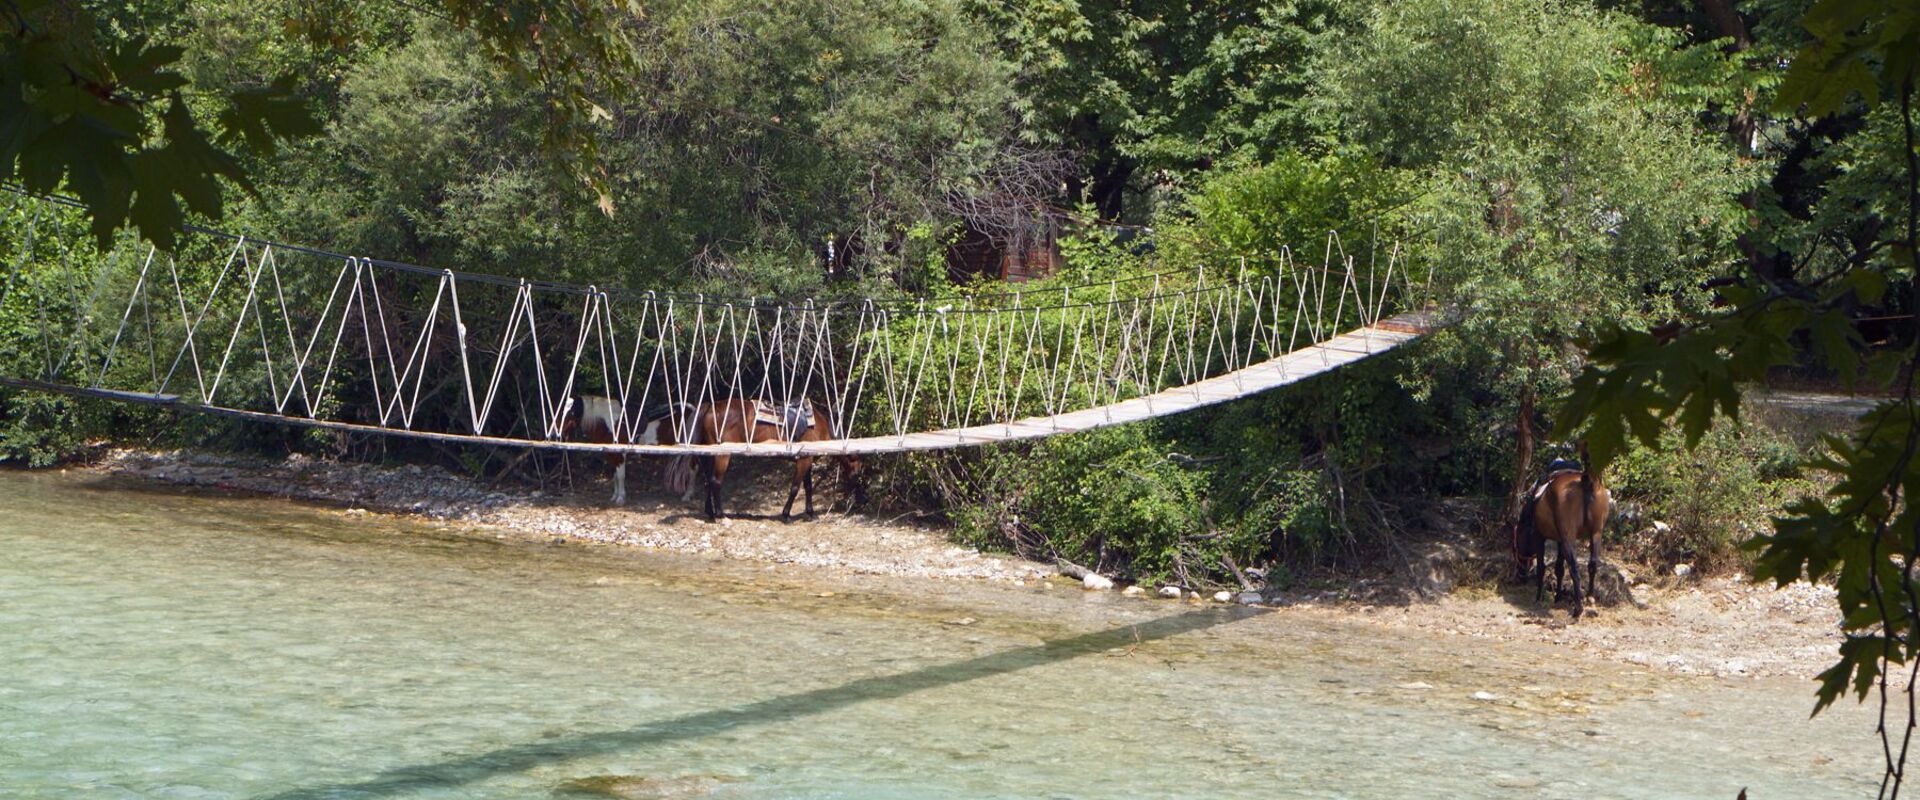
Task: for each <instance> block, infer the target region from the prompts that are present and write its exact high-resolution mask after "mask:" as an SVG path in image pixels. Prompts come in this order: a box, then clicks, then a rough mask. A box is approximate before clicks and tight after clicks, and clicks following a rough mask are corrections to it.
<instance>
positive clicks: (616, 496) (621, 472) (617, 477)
mask: <svg viewBox="0 0 1920 800" xmlns="http://www.w3.org/2000/svg"><path fill="white" fill-rule="evenodd" d="M613 504H614V505H616V506H624V505H626V504H627V460H626V459H624V458H623V459H620V461H619V463H617V464H615V465H614V467H613Z"/></svg>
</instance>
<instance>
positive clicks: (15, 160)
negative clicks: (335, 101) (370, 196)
mask: <svg viewBox="0 0 1920 800" xmlns="http://www.w3.org/2000/svg"><path fill="white" fill-rule="evenodd" d="M0 22H3V23H4V28H5V32H4V33H3V34H0V181H7V182H18V183H19V184H20V185H22V186H24V187H25V188H26V189H27V190H29V191H33V192H40V193H53V192H56V191H68V192H71V193H73V194H74V195H75V196H76V197H78V198H79V199H80V200H81V201H82V202H84V203H86V204H87V206H88V208H89V209H91V210H92V220H93V225H92V229H93V234H94V236H95V237H96V238H97V239H98V240H99V241H100V242H101V243H102V244H104V243H106V242H107V241H108V240H109V238H110V237H111V236H112V234H113V232H114V231H116V230H118V229H119V228H120V226H121V225H123V224H132V225H133V226H135V227H137V228H139V230H140V231H141V234H142V235H143V236H145V237H147V238H148V239H150V240H152V241H154V242H156V243H158V244H161V245H171V244H172V243H173V241H174V237H175V235H176V234H177V232H178V230H179V227H180V223H181V222H182V220H183V219H184V215H185V213H186V212H187V211H191V212H193V213H196V214H200V215H203V216H206V217H211V218H218V217H219V216H220V215H221V213H222V210H223V208H224V204H223V201H222V197H221V194H222V185H221V180H222V179H225V180H227V181H231V182H233V183H235V184H237V185H239V186H241V187H243V188H248V189H251V187H252V183H251V182H250V181H249V179H248V177H247V175H246V174H245V172H244V171H243V170H242V168H241V166H240V162H239V161H238V159H237V158H236V156H235V155H234V153H233V151H232V150H233V147H234V146H235V145H241V144H243V145H245V146H247V147H250V148H253V149H255V150H259V151H262V152H271V150H272V148H273V146H274V142H275V141H276V140H277V139H278V138H282V137H290V136H303V135H307V134H310V133H313V132H315V131H317V130H318V128H317V126H316V124H315V122H314V120H313V118H312V117H311V116H310V115H309V114H308V113H307V111H306V109H305V108H304V106H303V105H302V104H301V103H300V102H299V101H298V100H297V99H295V98H294V97H293V95H292V90H291V83H290V81H281V82H277V83H275V84H272V85H269V86H254V87H246V88H231V89H228V90H227V91H224V92H221V93H219V95H218V96H217V98H215V100H214V102H215V104H216V105H217V107H218V111H217V112H216V113H215V114H214V115H213V116H215V117H217V120H218V128H217V130H219V131H220V133H218V134H216V133H213V132H210V131H209V126H208V125H207V123H206V122H205V119H204V116H203V115H201V114H196V113H195V112H194V111H193V110H192V109H191V108H190V104H189V102H188V97H189V95H190V94H193V93H194V92H195V88H194V85H193V83H192V82H191V81H190V80H188V78H187V76H186V75H184V74H182V72H181V71H180V69H179V63H180V60H181V57H182V55H184V52H185V51H184V50H183V49H182V48H180V47H179V46H177V45H173V44H161V43H154V42H152V41H149V40H148V39H146V38H145V37H142V36H138V35H128V34H123V33H119V32H117V31H114V30H113V29H112V28H110V27H109V26H108V25H107V24H106V23H107V22H108V21H107V20H103V19H99V18H96V16H95V15H94V13H93V11H92V10H90V9H89V8H88V7H87V6H85V5H82V4H80V3H78V2H71V0H34V1H33V2H11V3H7V4H5V5H4V6H0Z"/></svg>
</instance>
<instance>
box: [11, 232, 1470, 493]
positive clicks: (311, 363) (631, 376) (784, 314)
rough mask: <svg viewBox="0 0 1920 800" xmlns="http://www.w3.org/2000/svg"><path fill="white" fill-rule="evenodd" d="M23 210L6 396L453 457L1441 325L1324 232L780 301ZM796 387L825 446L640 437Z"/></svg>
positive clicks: (866, 433) (1055, 410)
mask: <svg viewBox="0 0 1920 800" xmlns="http://www.w3.org/2000/svg"><path fill="white" fill-rule="evenodd" d="M14 199H15V203H14V204H13V205H12V206H11V207H10V208H9V210H8V212H7V215H6V216H4V217H0V253H4V254H6V255H7V256H8V257H9V258H10V260H9V261H7V262H6V263H5V265H4V266H5V269H6V274H5V275H4V276H0V310H6V311H10V312H15V313H17V312H19V311H26V309H24V308H21V307H20V304H24V303H32V304H33V308H32V310H31V311H30V312H28V313H30V314H31V315H33V317H34V318H35V319H36V320H37V324H38V325H39V329H38V330H37V331H34V332H32V334H31V335H26V336H17V337H15V338H12V339H9V338H7V337H6V336H5V335H4V334H0V366H4V367H5V368H6V371H7V372H8V373H10V374H6V375H4V377H0V385H7V386H13V387H19V388H30V389H36V390H43V391H56V392H65V393H67V394H74V395H80V396H87V397H98V398H105V399H111V400H117V401H122V402H135V403H146V404H155V405H163V406H169V407H174V408H179V409H183V410H189V411H196V412H205V413H212V414H221V415H226V416H230V417H237V418H243V419H252V420H258V421H268V422H278V423H283V424H291V425H300V426H307V427H316V428H325V429H333V430H345V431H358V432H368V433H386V434H393V435H400V436H410V437H415V438H424V439H433V440H440V441H449V442H472V443H484V444H507V445H518V446H537V447H546V448H554V449H561V450H580V451H621V452H629V453H658V454H682V455H685V454H703V453H712V454H719V453H725V454H733V455H768V456H792V455H802V454H829V453H856V452H859V453H870V452H888V451H904V450H919V449H933V448H944V447H959V446H969V445H976V444H983V443H988V442H996V441H1011V440H1016V439H1025V438H1032V437H1036V436H1044V435H1052V434H1056V433H1068V432H1073V431H1078V430H1086V429H1089V428H1094V427H1100V426H1104V425H1114V424H1121V423H1125V422H1132V421H1138V420H1142V419H1147V418H1151V417H1156V416H1164V415H1167V414H1174V413H1179V412H1181V411H1185V410H1189V409H1192V408H1198V407H1201V406H1205V405H1210V404H1213V403H1218V402H1223V401H1225V400H1230V399H1233V398H1236V397H1244V396H1246V395H1249V394H1252V393H1255V392H1260V391H1266V390H1269V389H1272V388H1275V387H1277V386H1282V385H1285V384H1287V383H1291V382H1294V381H1298V380H1301V379H1304V378H1306V377H1309V376H1311V375H1314V374H1319V373H1322V372H1326V371H1328V370H1331V369H1336V368H1338V367H1340V366H1343V365H1345V364H1348V363H1352V362H1353V361H1356V360H1359V359H1360V358H1365V357H1367V356H1369V355H1373V354H1376V353H1380V352H1385V351H1387V350H1390V349H1392V348H1395V347H1398V346H1400V345H1401V344H1404V343H1405V342H1407V341H1411V340H1413V339H1415V338H1418V336H1420V335H1422V334H1424V333H1426V332H1427V331H1430V330H1432V329H1434V328H1435V327H1437V326H1439V325H1442V324H1444V322H1445V321H1444V320H1443V319H1441V318H1440V317H1439V316H1437V315H1435V314H1433V313H1431V312H1427V311H1423V310H1422V305H1421V302H1420V298H1421V297H1422V296H1423V294H1424V288H1425V287H1422V286H1420V285H1418V283H1417V282H1416V280H1415V279H1414V277H1413V275H1412V273H1411V271H1410V270H1409V269H1408V265H1407V264H1406V263H1405V260H1404V259H1403V258H1401V256H1400V253H1399V251H1398V250H1397V249H1395V250H1392V251H1389V252H1387V253H1384V254H1379V253H1375V254H1369V256H1368V257H1367V258H1365V259H1364V261H1363V259H1362V258H1360V257H1356V256H1352V255H1348V254H1346V253H1345V252H1344V251H1343V249H1342V248H1341V245H1340V243H1339V241H1338V240H1337V239H1336V238H1333V237H1329V240H1328V243H1327V245H1326V248H1325V254H1324V256H1323V258H1322V260H1321V263H1319V264H1311V263H1303V262H1301V261H1299V260H1298V259H1296V258H1295V256H1294V254H1293V253H1291V252H1289V251H1282V252H1281V253H1279V254H1277V255H1276V256H1275V257H1274V258H1272V259H1269V260H1266V261H1264V262H1259V263H1252V262H1247V261H1242V262H1240V263H1238V264H1235V265H1232V266H1231V267H1229V268H1228V269H1193V270H1175V271H1169V272H1162V273H1157V274H1152V275H1143V276H1129V277H1126V278H1119V279H1113V280H1107V281H1099V282H1093V283H1088V284H1083V285H1067V286H1056V287H1048V288H1044V289H1040V290H1037V291H1036V290H1028V289H1025V288H1023V287H1018V286H1016V287H1011V288H1010V290H1009V291H1005V292H1000V293H987V292H976V293H971V294H958V295H955V296H951V297H942V298H920V299H913V300H906V301H883V300H876V299H859V300H831V299H821V298H814V299H808V300H804V301H800V302H779V301H774V300H769V299H764V298H737V297H716V296H708V295H685V294H674V293H664V292H634V291H625V290H615V289H603V288H601V287H598V286H574V285H568V284H561V283H554V282H548V281H535V280H528V279H521V278H503V277H500V276H494V275H482V274H472V273H462V272H456V271H452V270H446V269H429V268H423V267H416V266H412V265H406V264H398V263H394V262H388V261H382V260H378V259H372V258H366V257H360V256H352V255H345V254H336V253H329V252H326V251H323V250H317V249H313V248H306V247H298V246H293V245H286V244H281V243H276V242H272V241H267V240H262V239H257V238H252V237H244V236H231V235H227V234H223V233H219V232H214V231H205V230H198V229H196V230H195V231H193V232H192V234H193V235H189V236H185V237H182V239H181V240H180V242H181V243H180V245H179V246H178V248H177V249H176V251H175V252H173V253H165V252H159V251H156V250H155V249H153V248H151V247H148V246H145V245H142V244H141V243H139V242H137V241H132V240H125V241H120V242H118V243H117V244H116V245H115V246H113V247H111V248H108V249H105V250H101V249H98V248H96V247H95V246H94V242H93V239H92V238H91V236H90V235H89V234H88V233H87V232H86V230H85V226H84V224H83V221H82V220H81V219H80V215H79V213H78V211H77V210H75V209H73V208H71V207H69V206H67V205H66V204H64V203H63V202H62V201H60V200H58V199H49V198H23V197H18V196H16V197H15V198H14ZM156 306H158V308H156ZM116 312H117V313H116ZM1396 312H1398V313H1396ZM142 351H144V352H145V355H146V359H145V360H146V361H147V362H148V363H146V364H140V363H138V362H139V361H140V360H141V359H140V358H139V356H138V355H135V354H138V353H141V352H142ZM123 355H125V356H130V357H122V356H123ZM161 363H166V364H167V365H168V366H167V367H166V368H165V369H161V368H160V367H159V365H160V364H161ZM29 373H30V374H29ZM581 396H597V397H606V398H611V399H612V402H611V403H610V405H611V406H612V407H613V408H615V409H616V411H615V412H614V416H615V419H614V420H612V426H611V427H612V429H613V439H614V441H613V442H611V443H604V444H596V443H589V442H581V441H566V440H565V437H566V436H567V432H568V429H569V426H568V420H569V419H570V417H571V416H572V415H573V414H575V413H576V412H577V411H578V410H579V408H578V406H579V398H580V397H581ZM801 398H805V399H808V400H810V401H812V402H814V403H815V404H816V405H817V407H819V408H822V409H823V410H824V411H825V413H826V416H827V418H828V419H829V421H830V427H831V429H832V430H831V431H830V434H831V435H830V436H828V437H826V438H825V439H824V440H821V441H813V442H766V443H760V444H750V445H743V444H658V443H652V442H645V443H643V442H641V441H640V439H641V436H642V433H643V431H644V430H645V429H646V422H647V420H648V419H652V418H657V417H658V415H659V413H660V410H662V409H664V410H665V411H666V413H668V414H669V419H670V420H671V427H672V429H673V430H675V431H678V432H679V434H680V435H678V436H675V437H673V438H674V439H675V440H676V441H679V440H684V439H688V438H691V436H692V433H693V427H694V422H695V421H696V420H697V419H698V415H699V414H701V413H704V412H703V411H701V410H702V409H717V408H721V407H723V406H728V407H730V404H731V403H732V402H733V401H736V400H756V401H760V402H764V403H769V404H774V403H778V402H782V401H786V400H797V399H801Z"/></svg>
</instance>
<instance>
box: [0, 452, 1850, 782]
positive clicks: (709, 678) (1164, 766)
mask: <svg viewBox="0 0 1920 800" xmlns="http://www.w3.org/2000/svg"><path fill="white" fill-rule="evenodd" d="M1810 700H1811V687H1810V686H1809V685H1808V684H1807V683H1804V682H1799V681H1785V680H1752V679H1743V680H1730V679H1717V678H1702V677H1688V676H1676V675H1668V674H1664V673H1651V672H1646V671H1639V670H1634V669H1632V668H1631V667H1629V666H1628V665H1622V664H1614V663H1610V662H1602V661H1598V660H1591V659H1588V658H1586V657H1583V656H1580V655H1578V654H1570V653H1566V652H1561V651H1556V650H1553V649H1550V648H1547V647H1544V646H1530V645H1507V644H1502V645H1483V644H1479V643H1477V642H1476V641H1475V640H1472V639H1469V638H1466V637H1457V636H1455V637H1449V636H1432V637H1425V636H1393V637H1389V636H1386V635H1385V634H1382V633H1380V632H1378V631H1376V630H1373V629H1369V628H1366V627H1364V626H1360V625H1347V624H1335V623H1329V622H1309V621H1305V620H1302V619H1300V618H1298V617H1294V616H1289V615H1288V614H1287V612H1286V611H1284V610H1281V611H1278V612H1272V611H1261V610H1253V609H1235V608H1225V607H1217V606H1211V605H1202V604H1188V603H1184V602H1168V601H1147V600H1137V599H1130V598H1122V597H1119V596H1117V595H1115V594H1112V593H1084V592H1081V591H1079V590H1077V589H1074V588H1072V587H1068V586H1064V585H1052V586H1026V587H1012V586H1003V585H990V584H984V583H974V582H964V581H907V580H902V579H888V578H879V577H871V576H868V577H862V576H848V575H831V574H823V573H817V572H808V571H805V570H802V569H799V568H788V567H781V568H775V567H768V566H763V565H753V564H746V563H741V562H724V561H716V560H711V559H705V558H698V557H692V556H672V555H667V554H661V553H654V552H647V551H641V550H636V549H631V548H620V547H609V546H582V545H579V544H555V543H550V542H535V541H527V540H524V539H520V538H513V537H505V538H502V536H501V535H497V534H494V533H491V532H488V531H472V530H462V529H458V528H455V527H451V526H447V525H440V524H434V523H429V522H420V521H412V520H406V519H396V518H393V517H386V516H378V515H363V514H352V513H346V512H343V511H340V510H336V509H326V508H316V507H310V506H303V505H297V504H291V503H287V502H283V501H277V500H272V499H263V498H250V497H228V496H220V495H216V494H205V493H201V494H189V493H182V492H178V491H174V490H170V489H163V488H158V487H154V486H151V485H147V484H141V483H135V482H131V481H126V480H121V479H113V478H105V477H101V476H97V475H91V474H86V473H77V472H76V473H55V472H38V473H27V472H17V471H0V797H23V798H40V797H48V798H65V797H88V798H93V797H103V798H117V797H139V798H149V797H152V798H316V799H317V798H385V797H405V798H549V797H565V796H573V795H574V794H575V793H574V792H572V791H570V790H569V789H570V787H581V786H583V785H585V784H580V783H576V782H578V781H582V780H587V781H589V782H591V781H592V780H594V779H596V778H601V779H604V776H629V777H630V779H632V780H634V781H640V780H641V779H645V780H647V781H652V782H651V783H635V784H633V786H635V787H638V788H636V789H634V791H635V792H636V794H635V796H660V797H682V796H694V795H699V794H702V793H705V792H710V794H705V795H704V796H708V797H712V798H716V800H726V799H727V798H742V799H745V798H981V797H1021V798H1160V797H1194V798H1240V797H1245V798H1263V799H1266V798H1289V797H1302V798H1304V797H1351V798H1412V797H1420V798H1424V797H1493V798H1504V797H1513V798H1526V797H1569V798H1668V797H1675V798H1677V797H1688V798H1727V800H1732V798H1733V797H1734V795H1735V793H1736V792H1737V791H1738V790H1739V789H1740V788H1741V787H1749V796H1750V797H1752V798H1754V800H1760V798H1788V797H1791V798H1817V797H1859V796H1863V795H1867V794H1870V793H1871V792H1872V791H1873V788H1874V786H1875V785H1876V781H1875V778H1877V766H1878V762H1877V760H1876V753H1877V750H1876V748H1877V746H1878V745H1877V740H1875V739H1874V738H1873V737H1872V726H1871V721H1870V719H1869V716H1868V714H1867V711H1866V710H1865V709H1863V708H1861V707H1858V706H1854V705H1851V704H1846V705H1844V706H1843V707H1839V708H1836V709H1834V710H1832V711H1830V712H1828V713H1827V714H1824V715H1822V716H1821V717H1820V718H1818V719H1814V720H1811V721H1810V720H1808V719H1807V711H1808V710H1809V708H1810Z"/></svg>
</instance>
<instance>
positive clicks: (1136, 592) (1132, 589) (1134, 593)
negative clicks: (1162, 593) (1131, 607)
mask: <svg viewBox="0 0 1920 800" xmlns="http://www.w3.org/2000/svg"><path fill="white" fill-rule="evenodd" d="M1120 593H1121V594H1123V595H1126V596H1128V597H1139V596H1140V595H1143V594H1146V593H1147V590H1146V589H1143V588H1141V587H1139V586H1129V587H1127V588H1125V589H1121V590H1120Z"/></svg>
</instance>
